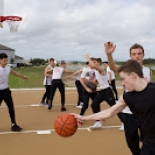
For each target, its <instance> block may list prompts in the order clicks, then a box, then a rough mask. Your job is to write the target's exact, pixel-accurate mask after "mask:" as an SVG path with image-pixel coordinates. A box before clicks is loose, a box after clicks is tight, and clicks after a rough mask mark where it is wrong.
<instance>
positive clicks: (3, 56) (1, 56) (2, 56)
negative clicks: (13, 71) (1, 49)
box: [0, 53, 8, 59]
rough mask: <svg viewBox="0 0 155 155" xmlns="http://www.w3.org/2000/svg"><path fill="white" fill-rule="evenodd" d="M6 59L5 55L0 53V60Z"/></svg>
mask: <svg viewBox="0 0 155 155" xmlns="http://www.w3.org/2000/svg"><path fill="white" fill-rule="evenodd" d="M4 58H8V55H7V54H6V53H0V59H4Z"/></svg>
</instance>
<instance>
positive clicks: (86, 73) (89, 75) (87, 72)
mask: <svg viewBox="0 0 155 155" xmlns="http://www.w3.org/2000/svg"><path fill="white" fill-rule="evenodd" d="M81 78H84V79H87V80H95V79H96V77H95V69H91V68H90V67H88V68H85V69H83V71H82V73H81ZM87 80H85V84H86V86H87V87H88V88H90V89H92V90H93V91H96V87H97V85H96V84H94V83H91V82H89V81H87Z"/></svg>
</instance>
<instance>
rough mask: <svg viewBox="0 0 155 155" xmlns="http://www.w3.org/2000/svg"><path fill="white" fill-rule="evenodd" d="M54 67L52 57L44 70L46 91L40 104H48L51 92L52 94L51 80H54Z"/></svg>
mask: <svg viewBox="0 0 155 155" xmlns="http://www.w3.org/2000/svg"><path fill="white" fill-rule="evenodd" d="M53 67H54V59H53V58H50V60H49V64H48V65H47V66H46V68H45V72H44V74H45V78H44V81H43V84H44V86H45V89H46V91H45V93H44V95H43V97H42V100H41V102H40V105H48V102H49V98H50V94H51V82H52V71H53ZM45 99H46V102H45Z"/></svg>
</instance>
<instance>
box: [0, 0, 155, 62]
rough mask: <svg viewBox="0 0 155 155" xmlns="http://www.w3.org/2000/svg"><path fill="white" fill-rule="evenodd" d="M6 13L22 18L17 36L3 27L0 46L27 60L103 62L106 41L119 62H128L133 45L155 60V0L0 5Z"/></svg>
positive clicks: (16, 0) (38, 1) (19, 1)
mask: <svg viewBox="0 0 155 155" xmlns="http://www.w3.org/2000/svg"><path fill="white" fill-rule="evenodd" d="M3 3H4V7H3V9H2V6H3V5H2V4H3ZM2 10H3V15H6V16H8V15H17V16H21V17H22V18H23V20H22V21H21V23H20V24H19V27H18V31H17V32H16V33H10V29H9V26H8V23H7V22H3V28H1V29H0V44H3V45H5V46H7V47H10V48H13V49H15V50H16V52H15V54H16V55H18V56H21V57H24V59H31V58H32V59H33V58H43V59H49V58H51V57H53V58H55V59H56V60H66V61H67V60H69V61H70V60H72V61H76V60H78V61H85V58H84V54H85V53H88V54H89V55H90V56H91V57H101V58H102V60H103V61H105V60H106V55H105V52H104V43H105V42H107V41H112V42H114V43H115V44H116V50H115V52H114V54H113V56H114V59H115V60H117V61H124V60H128V59H129V48H130V47H131V46H132V45H133V44H134V43H139V44H141V45H142V46H143V47H144V49H145V58H155V51H154V49H155V48H154V47H155V20H154V15H155V1H154V0H136V1H134V0H126V1H124V0H114V1H109V0H52V1H43V0H33V1H32V0H26V1H25V0H13V1H10V0H4V2H3V0H0V13H1V14H2Z"/></svg>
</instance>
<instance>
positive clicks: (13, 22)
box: [0, 16, 22, 32]
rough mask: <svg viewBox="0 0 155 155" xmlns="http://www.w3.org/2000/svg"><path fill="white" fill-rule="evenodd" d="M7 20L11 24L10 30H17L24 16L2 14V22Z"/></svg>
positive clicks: (0, 18) (0, 17) (0, 19)
mask: <svg viewBox="0 0 155 155" xmlns="http://www.w3.org/2000/svg"><path fill="white" fill-rule="evenodd" d="M4 21H6V22H7V23H8V24H9V26H10V32H17V29H18V26H19V24H20V21H22V17H19V16H0V22H4Z"/></svg>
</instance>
